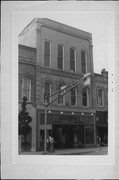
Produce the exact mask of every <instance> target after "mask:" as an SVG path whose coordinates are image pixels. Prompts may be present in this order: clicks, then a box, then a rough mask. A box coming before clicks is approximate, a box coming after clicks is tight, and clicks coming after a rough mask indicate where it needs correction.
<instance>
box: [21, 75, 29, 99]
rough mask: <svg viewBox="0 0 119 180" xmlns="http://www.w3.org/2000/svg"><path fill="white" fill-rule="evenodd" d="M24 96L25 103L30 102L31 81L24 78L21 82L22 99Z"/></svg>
mask: <svg viewBox="0 0 119 180" xmlns="http://www.w3.org/2000/svg"><path fill="white" fill-rule="evenodd" d="M24 96H26V98H27V101H31V79H30V78H27V77H25V78H24V79H23V80H22V98H23V97H24Z"/></svg>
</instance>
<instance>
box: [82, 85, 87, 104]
mask: <svg viewBox="0 0 119 180" xmlns="http://www.w3.org/2000/svg"><path fill="white" fill-rule="evenodd" d="M87 93H88V92H87V88H83V92H82V95H83V106H87V105H88V103H87V101H88V99H87V98H88V95H87Z"/></svg>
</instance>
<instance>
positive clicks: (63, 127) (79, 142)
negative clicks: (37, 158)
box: [37, 111, 95, 150]
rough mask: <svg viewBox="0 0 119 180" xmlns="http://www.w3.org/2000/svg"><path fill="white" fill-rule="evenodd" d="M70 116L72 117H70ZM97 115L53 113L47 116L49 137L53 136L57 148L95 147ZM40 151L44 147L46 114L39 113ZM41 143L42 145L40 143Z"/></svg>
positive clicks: (38, 138) (38, 137) (38, 144)
mask: <svg viewBox="0 0 119 180" xmlns="http://www.w3.org/2000/svg"><path fill="white" fill-rule="evenodd" d="M69 114H70V115H69ZM94 126H95V115H94V114H93V115H92V114H91V113H83V115H82V114H81V113H77V114H76V115H74V114H73V115H71V113H70V112H69V113H68V112H65V113H63V114H61V112H52V113H48V114H47V136H50V135H51V136H53V138H54V146H55V148H75V147H87V146H91V145H92V146H94V144H95V140H94V139H95V127H94ZM37 134H38V136H37V142H38V143H37V146H38V148H37V149H38V150H39V149H42V148H43V146H44V113H43V112H40V111H39V113H38V133H37ZM39 142H40V143H39Z"/></svg>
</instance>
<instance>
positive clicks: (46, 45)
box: [44, 41, 51, 67]
mask: <svg viewBox="0 0 119 180" xmlns="http://www.w3.org/2000/svg"><path fill="white" fill-rule="evenodd" d="M50 46H51V43H50V42H49V41H45V42H44V66H45V67H50Z"/></svg>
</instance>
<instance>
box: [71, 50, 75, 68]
mask: <svg viewBox="0 0 119 180" xmlns="http://www.w3.org/2000/svg"><path fill="white" fill-rule="evenodd" d="M75 61H76V50H75V49H74V48H70V70H71V71H72V72H75Z"/></svg>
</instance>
